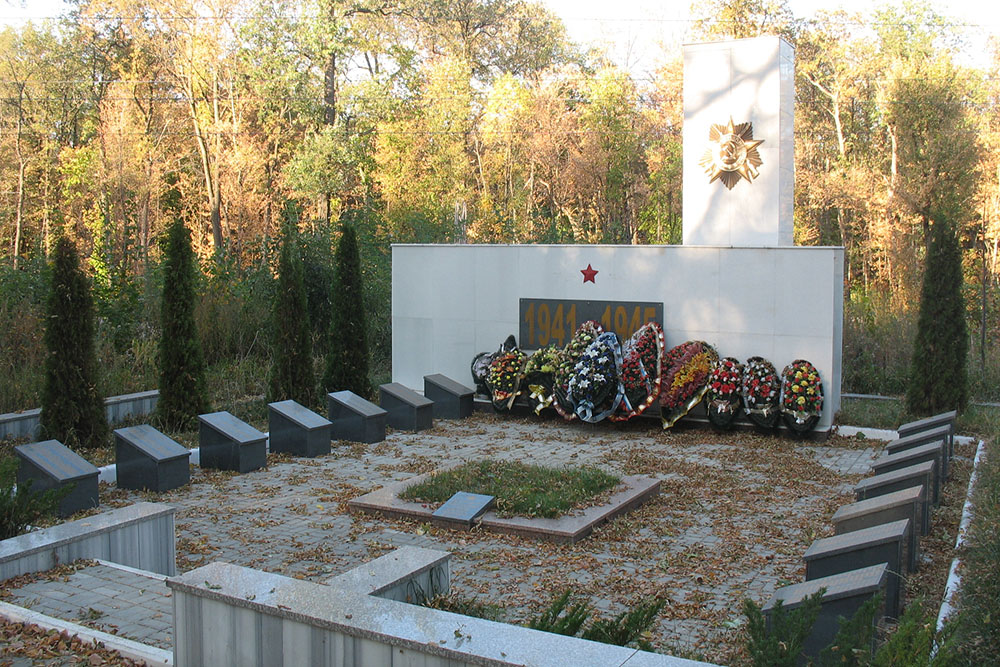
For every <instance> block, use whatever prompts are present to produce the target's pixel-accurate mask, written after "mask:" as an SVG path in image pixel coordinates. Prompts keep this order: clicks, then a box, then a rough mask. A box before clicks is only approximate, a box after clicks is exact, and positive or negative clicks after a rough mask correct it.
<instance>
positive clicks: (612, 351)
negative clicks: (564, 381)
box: [567, 332, 625, 424]
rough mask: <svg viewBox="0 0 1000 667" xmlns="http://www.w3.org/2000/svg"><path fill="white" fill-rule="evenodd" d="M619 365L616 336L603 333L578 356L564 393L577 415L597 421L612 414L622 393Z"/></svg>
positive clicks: (618, 345)
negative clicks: (578, 358) (566, 394)
mask: <svg viewBox="0 0 1000 667" xmlns="http://www.w3.org/2000/svg"><path fill="white" fill-rule="evenodd" d="M621 368H622V351H621V344H620V343H619V342H618V335H617V334H614V333H611V332H607V333H602V334H601V335H599V336H598V337H597V340H595V341H594V342H593V343H591V344H590V345H589V346H588V347H587V349H586V351H584V353H583V354H582V355H581V356H580V360H579V361H578V362H576V365H575V366H574V367H573V375H572V377H570V379H569V384H568V386H567V392H568V394H569V398H570V401H572V403H573V410H574V412H575V413H576V416H577V417H579V418H580V419H582V420H583V421H585V422H590V423H591V424H596V423H597V422H599V421H601V420H602V419H605V418H606V417H607V416H608V415H610V414H612V413H614V411H615V410H616V409H617V408H618V405H619V404H620V403H621V401H622V395H623V394H624V392H625V389H624V387H622V383H621V379H620V378H621Z"/></svg>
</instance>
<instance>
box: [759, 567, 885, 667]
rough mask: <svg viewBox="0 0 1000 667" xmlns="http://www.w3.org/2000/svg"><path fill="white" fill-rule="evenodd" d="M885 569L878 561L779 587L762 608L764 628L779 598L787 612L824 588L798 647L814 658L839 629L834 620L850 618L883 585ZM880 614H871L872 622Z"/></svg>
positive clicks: (769, 624) (769, 623)
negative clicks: (812, 617)
mask: <svg viewBox="0 0 1000 667" xmlns="http://www.w3.org/2000/svg"><path fill="white" fill-rule="evenodd" d="M888 568H889V566H888V565H887V564H886V563H880V564H878V565H872V566H871V567H865V568H861V569H858V570H851V571H850V572H844V573H842V574H834V575H832V576H829V577H822V578H820V579H813V580H811V581H805V582H803V583H801V584H792V585H791V586H785V587H783V588H779V589H778V590H776V591H775V592H774V596H773V597H772V598H771V599H770V600H769V601H768V602H767V604H765V605H764V608H763V612H764V615H765V617H766V618H767V622H768V627H769V628H770V627H771V613H772V612H773V610H774V606H775V605H776V604H777V603H778V601H779V600H781V603H782V607H783V608H784V609H786V610H788V611H791V610H794V609H797V608H799V607H800V606H802V601H803V600H804V599H805V598H807V597H808V596H810V595H812V594H814V593H816V592H817V591H819V589H821V588H825V589H826V592H825V593H824V594H823V597H822V599H821V606H820V611H819V615H818V616H817V618H816V623H815V624H814V625H813V629H812V633H811V634H810V635H809V637H808V639H806V641H805V643H804V644H803V647H802V652H803V653H805V654H806V655H807V656H810V657H813V658H815V657H817V656H818V655H819V652H820V651H822V650H823V649H824V648H826V647H827V646H829V645H830V643H831V642H832V641H833V638H834V637H835V636H836V635H837V632H838V631H839V630H840V623H839V622H838V620H837V619H838V618H852V617H853V616H854V614H855V613H856V612H857V611H858V609H860V608H861V605H863V604H864V603H865V602H867V601H868V600H870V599H871V598H872V596H874V595H876V594H877V593H878V592H879V591H880V590H882V589H883V588H884V587H885V584H886V580H887V578H888V572H887V571H888ZM881 616H882V613H881V611H880V613H878V614H876V615H875V620H876V622H878V620H879V618H880V617H881Z"/></svg>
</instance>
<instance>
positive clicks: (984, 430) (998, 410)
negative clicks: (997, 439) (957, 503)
mask: <svg viewBox="0 0 1000 667" xmlns="http://www.w3.org/2000/svg"><path fill="white" fill-rule="evenodd" d="M918 419H920V416H919V415H912V414H910V413H908V412H907V411H906V403H905V402H904V401H902V400H892V399H877V398H844V399H841V403H840V412H838V413H837V423H838V424H845V425H848V426H867V427H869V428H883V429H890V430H894V429H896V428H897V427H898V426H899V425H900V424H905V423H907V422H911V421H916V420H918ZM956 427H957V429H958V432H959V433H960V434H962V435H975V436H977V437H980V438H988V437H992V436H993V434H995V433H998V432H1000V407H997V406H994V405H977V404H970V405H969V406H968V407H966V408H965V411H964V412H962V414H960V415H959V416H958V423H957V424H956Z"/></svg>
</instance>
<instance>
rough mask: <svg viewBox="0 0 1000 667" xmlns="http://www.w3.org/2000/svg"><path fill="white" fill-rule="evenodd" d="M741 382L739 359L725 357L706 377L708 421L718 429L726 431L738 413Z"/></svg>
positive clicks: (741, 374) (741, 371)
mask: <svg viewBox="0 0 1000 667" xmlns="http://www.w3.org/2000/svg"><path fill="white" fill-rule="evenodd" d="M742 381H743V364H741V363H740V361H739V359H735V358H733V357H726V358H725V359H720V360H719V363H717V364H716V365H715V368H714V369H713V370H712V374H711V375H709V376H708V391H706V392H705V401H706V402H707V404H708V405H707V408H706V410H707V412H708V421H709V422H711V424H712V426H714V427H715V428H718V429H728V428H730V427H731V426H732V425H733V420H735V419H736V417H737V415H739V413H740V387H741V383H742Z"/></svg>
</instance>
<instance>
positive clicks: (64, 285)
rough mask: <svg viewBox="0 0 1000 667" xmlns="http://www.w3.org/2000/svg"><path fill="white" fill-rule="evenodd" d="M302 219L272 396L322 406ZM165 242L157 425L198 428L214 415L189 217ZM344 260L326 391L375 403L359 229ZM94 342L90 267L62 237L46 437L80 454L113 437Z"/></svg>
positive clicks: (277, 332)
mask: <svg viewBox="0 0 1000 667" xmlns="http://www.w3.org/2000/svg"><path fill="white" fill-rule="evenodd" d="M297 223H298V217H297V211H296V209H295V207H294V206H293V205H289V206H288V207H287V208H286V212H285V222H284V234H283V240H282V247H281V253H280V258H279V265H278V289H277V293H276V294H275V298H274V307H273V319H272V323H271V330H272V332H273V333H272V338H273V340H272V342H273V346H272V349H273V350H274V355H273V362H272V366H271V371H270V373H269V382H268V392H267V398H268V400H271V401H276V400H285V399H293V400H297V401H299V402H301V403H303V404H305V405H310V406H312V405H314V404H315V398H316V386H315V382H314V377H313V370H312V350H313V344H312V338H311V334H310V331H311V329H310V326H309V308H308V304H307V301H306V296H305V283H304V278H303V266H302V260H301V256H300V252H299V240H298V232H297ZM163 244H164V256H165V260H164V272H165V277H164V287H163V297H162V301H161V312H160V323H161V337H160V343H159V353H158V361H159V369H160V378H159V390H160V398H159V402H158V405H157V414H156V417H155V419H156V422H157V424H158V425H160V426H162V427H164V428H166V429H169V430H183V429H187V428H190V427H192V426H193V425H194V423H195V420H196V417H197V415H198V414H202V413H205V412H207V411H208V410H209V409H210V406H209V398H208V391H207V386H206V381H205V362H204V357H203V354H202V350H201V345H200V343H199V338H198V332H197V329H196V324H195V306H196V299H197V286H198V265H197V258H196V257H195V254H194V251H193V249H192V247H191V237H190V233H189V231H188V230H187V228H186V227H185V225H184V221H183V220H182V219H181V217H179V216H178V217H177V218H176V219H175V220H174V222H173V223H172V224H170V225H169V226H168V228H167V230H166V233H165V235H164V239H163ZM336 260H337V270H336V273H335V280H334V285H333V286H332V291H331V301H332V303H333V306H334V307H333V313H332V318H331V325H330V326H331V330H330V335H329V339H328V342H327V345H328V350H329V352H328V355H327V363H326V372H325V373H324V375H323V380H322V385H321V386H322V388H323V389H324V390H326V391H339V390H342V389H350V390H351V391H354V392H355V393H358V394H360V395H362V396H366V397H367V396H369V395H370V393H371V388H370V385H369V381H368V348H367V339H366V323H365V312H364V307H363V305H362V302H361V289H362V285H361V271H360V259H359V254H358V246H357V240H356V236H355V233H354V229H353V228H352V227H351V226H349V225H346V224H345V226H344V227H343V232H342V236H341V241H340V244H339V246H338V249H337V254H336ZM94 337H95V310H94V301H93V296H92V293H91V286H90V280H89V278H88V277H87V276H86V274H85V273H84V272H83V270H82V269H81V267H80V261H79V257H78V254H77V251H76V247H75V245H74V243H73V242H72V241H71V240H70V239H69V238H67V237H61V238H59V239H58V241H57V242H56V246H55V251H54V258H53V262H52V278H51V288H50V291H49V296H48V301H47V309H46V322H45V346H46V349H47V354H46V359H45V384H44V389H43V392H42V413H41V432H42V434H43V436H44V437H46V438H54V439H57V440H60V441H61V442H63V443H64V444H66V445H67V446H70V447H73V448H93V447H99V446H101V445H103V444H105V443H106V442H107V441H108V435H109V428H108V424H107V421H106V419H105V413H104V403H103V399H102V397H101V395H100V393H99V392H98V390H97V386H98V383H97V376H98V372H99V369H98V364H97V359H96V355H95V351H94V342H95V341H94Z"/></svg>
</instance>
